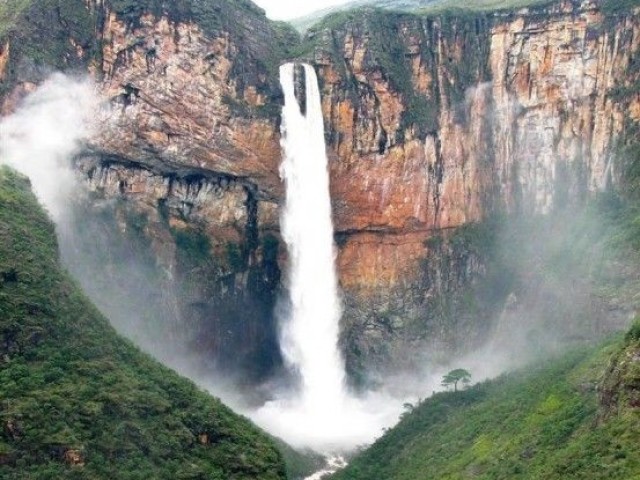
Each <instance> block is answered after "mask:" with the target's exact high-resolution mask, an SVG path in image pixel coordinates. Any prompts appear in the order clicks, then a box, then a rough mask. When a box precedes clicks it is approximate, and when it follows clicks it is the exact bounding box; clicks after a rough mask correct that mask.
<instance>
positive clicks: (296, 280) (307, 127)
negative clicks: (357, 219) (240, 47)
mask: <svg viewBox="0 0 640 480" xmlns="http://www.w3.org/2000/svg"><path fill="white" fill-rule="evenodd" d="M296 71H298V72H302V71H303V72H304V75H298V76H296ZM302 77H304V85H301V84H302V81H301V80H302ZM280 83H281V85H282V90H283V92H284V99H285V104H284V107H283V110H282V142H281V143H282V151H283V161H282V165H281V168H280V174H281V176H282V178H283V179H284V181H285V183H286V203H285V207H284V210H283V212H282V219H281V224H282V225H281V227H282V236H283V238H284V240H285V242H286V244H287V249H288V252H289V270H288V272H287V273H288V275H287V287H288V294H289V300H290V302H289V304H290V309H288V311H287V315H286V317H285V318H282V319H281V338H280V347H281V350H282V353H283V355H284V358H285V361H286V363H287V364H288V366H289V367H291V368H292V369H293V370H295V371H296V372H297V373H298V374H299V377H300V380H301V385H300V389H299V390H297V391H294V392H292V391H290V390H285V391H280V392H276V398H275V399H274V400H272V401H270V402H267V403H266V404H265V405H263V406H262V407H261V408H259V409H258V410H255V411H252V412H249V415H250V416H251V417H252V418H253V419H254V420H255V421H256V422H257V423H258V424H259V425H261V426H262V427H263V428H265V429H267V430H268V431H270V432H271V433H273V434H274V435H276V436H278V437H281V438H283V439H285V440H286V441H287V442H288V443H289V444H291V445H293V446H295V447H310V448H312V449H314V450H316V451H318V452H322V453H325V454H327V456H328V457H327V458H328V459H329V460H330V461H329V462H328V465H327V467H326V470H322V471H321V472H318V474H317V475H316V476H315V477H314V476H312V477H310V478H318V477H319V476H321V475H323V474H324V473H328V472H332V471H335V469H336V468H338V467H339V466H340V465H341V463H340V461H341V457H340V454H341V453H342V452H344V451H348V450H349V449H352V448H354V447H355V446H356V445H362V444H364V443H368V442H370V441H371V440H373V439H374V438H375V437H376V436H377V435H379V434H380V432H381V430H382V428H383V427H386V426H389V425H391V424H393V423H394V422H395V421H396V419H397V416H398V414H399V412H400V410H401V407H400V405H401V404H402V403H398V402H392V401H389V399H388V398H387V397H382V396H380V395H377V396H376V395H369V396H368V397H367V398H354V397H352V396H350V395H348V394H347V391H346V389H345V386H344V380H345V373H344V371H345V367H344V361H343V359H342V357H341V355H340V351H339V349H338V337H339V322H340V316H341V308H340V298H339V295H338V282H337V279H336V271H335V266H334V262H335V248H334V244H333V224H332V222H331V197H330V195H329V175H328V170H327V163H328V161H327V155H326V147H325V143H324V124H323V116H322V108H321V103H320V91H319V88H318V80H317V77H316V73H315V71H314V69H313V68H312V67H311V66H309V65H302V66H295V65H293V64H286V65H283V66H282V67H280ZM298 86H301V87H304V98H302V99H300V98H298V97H300V95H297V93H300V92H298V90H301V88H300V89H298V88H297V87H298ZM299 100H300V103H299ZM301 104H302V106H301Z"/></svg>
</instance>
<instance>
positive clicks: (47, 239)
mask: <svg viewBox="0 0 640 480" xmlns="http://www.w3.org/2000/svg"><path fill="white" fill-rule="evenodd" d="M57 255H58V253H57V244H56V240H55V236H54V230H53V226H52V224H51V222H50V221H49V220H48V219H47V216H46V215H45V213H44V212H43V211H42V209H41V208H40V207H39V206H38V204H37V202H36V199H35V197H34V196H33V195H32V194H31V193H30V191H29V188H28V183H27V181H26V180H25V179H24V178H22V177H20V176H18V175H17V174H15V173H13V172H11V171H9V170H8V169H6V168H3V169H0V423H1V425H0V477H2V478H6V479H19V478H25V479H26V478H29V479H51V478H71V479H73V478H96V479H97V478H118V479H138V478H140V479H142V478H171V479H179V478H193V479H196V478H207V479H225V480H228V479H278V478H284V477H285V475H284V465H283V461H282V457H281V455H280V453H279V452H278V450H277V448H276V447H275V446H274V444H273V442H272V441H271V440H270V439H269V438H267V436H266V435H264V434H263V433H261V432H260V431H259V430H258V429H257V428H256V427H255V426H254V425H252V424H251V423H250V422H249V421H248V420H246V419H244V418H242V417H239V416H237V415H235V414H234V413H233V412H231V411H230V410H229V409H228V408H226V407H225V406H224V405H222V404H221V403H220V402H219V401H218V400H217V399H213V398H211V397H210V396H208V395H207V394H206V393H204V392H202V391H200V390H199V389H198V388H197V387H196V386H195V385H193V384H192V383H191V382H189V381H187V380H185V379H183V378H180V377H179V376H177V375H176V374H174V373H173V372H171V371H169V370H168V369H166V368H164V367H162V366H161V365H159V364H158V363H157V362H155V361H153V360H152V359H151V358H149V357H148V356H147V355H144V354H143V353H141V352H140V351H139V350H138V349H136V348H135V347H134V346H133V345H131V344H130V343H129V342H128V341H126V340H123V339H122V338H120V337H119V336H118V335H117V334H116V333H115V331H114V330H113V329H112V328H111V327H110V326H109V324H108V322H107V321H106V320H105V319H104V318H103V317H102V316H101V315H100V314H99V313H98V312H97V311H96V309H95V308H94V307H93V306H92V305H91V304H90V303H89V302H88V301H87V300H86V298H85V297H84V296H83V295H82V294H81V293H80V292H79V290H78V288H77V287H76V285H75V284H74V283H73V281H71V280H70V279H69V277H68V276H67V275H66V274H65V273H64V272H63V271H62V270H61V267H60V264H59V261H58V258H57ZM69 451H71V452H70V453H74V452H78V453H79V455H80V457H81V458H82V462H83V463H84V466H70V465H68V463H70V462H69V461H65V452H69ZM67 457H69V453H67ZM67 460H68V458H67Z"/></svg>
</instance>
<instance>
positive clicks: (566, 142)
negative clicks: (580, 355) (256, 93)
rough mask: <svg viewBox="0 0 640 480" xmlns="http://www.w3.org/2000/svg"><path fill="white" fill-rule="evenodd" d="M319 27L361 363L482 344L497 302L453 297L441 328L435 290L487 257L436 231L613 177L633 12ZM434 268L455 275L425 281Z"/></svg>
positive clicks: (625, 127)
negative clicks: (433, 242)
mask: <svg viewBox="0 0 640 480" xmlns="http://www.w3.org/2000/svg"><path fill="white" fill-rule="evenodd" d="M311 36H312V37H314V44H315V47H314V49H313V50H312V52H311V53H310V57H311V58H313V61H314V62H315V64H316V66H317V68H318V70H319V72H320V77H321V78H322V81H323V102H324V104H323V105H324V111H325V116H326V120H327V126H328V134H327V138H328V140H329V143H330V148H331V150H332V152H333V159H332V164H331V169H332V171H331V173H332V193H333V199H334V200H333V201H334V211H335V217H336V218H335V222H336V229H337V235H338V238H339V240H340V251H339V256H338V262H339V271H340V275H341V284H342V286H343V288H344V289H345V295H346V301H347V312H346V315H345V332H346V335H347V337H348V338H356V339H360V340H361V341H360V342H358V343H359V344H360V346H361V348H357V349H356V352H355V354H354V355H353V358H352V361H353V362H356V359H357V358H358V356H359V355H362V354H363V350H364V354H363V355H364V362H363V363H365V364H368V365H371V360H372V359H376V358H383V359H384V360H382V361H381V364H382V365H389V364H390V363H394V362H397V361H399V362H400V363H403V362H404V361H405V360H402V359H403V358H405V359H406V358H407V355H403V353H402V352H407V351H412V352H414V355H413V356H414V357H415V358H421V357H422V356H423V355H424V354H425V353H427V354H433V353H434V350H438V349H442V348H445V349H447V350H449V351H451V350H452V349H453V350H456V349H465V348H469V347H470V346H472V345H474V344H477V343H478V342H479V341H480V339H481V338H482V337H483V334H486V332H487V331H488V329H487V326H488V325H490V324H491V321H490V318H487V315H489V317H490V316H492V315H496V313H497V311H496V310H493V311H487V312H485V314H484V315H483V314H482V312H480V313H476V314H475V318H474V319H473V320H471V321H469V320H464V317H465V316H466V315H468V312H465V311H464V310H460V309H457V313H454V314H453V315H451V317H452V318H451V319H450V320H451V322H450V323H449V324H448V325H442V316H441V314H442V312H441V311H440V309H438V308H434V302H433V301H432V300H433V299H434V298H442V297H446V296H454V297H455V296H456V295H458V296H459V295H461V294H465V292H467V289H466V288H463V287H464V286H469V285H473V284H474V282H476V283H477V282H478V281H480V279H481V278H483V277H484V276H485V268H484V266H483V260H482V258H481V257H478V256H477V255H468V254H465V253H464V252H460V251H456V252H454V251H452V250H451V249H448V250H447V251H446V252H445V253H444V255H445V258H448V259H449V260H448V262H443V260H442V256H441V255H442V254H443V252H442V251H438V250H435V251H434V249H433V248H430V247H429V239H430V238H432V237H434V234H436V233H437V232H446V231H449V230H452V229H457V228H459V227H461V226H462V225H468V224H473V223H476V222H482V221H484V220H486V219H487V218H488V217H490V216H492V215H495V214H496V213H507V214H520V215H522V214H523V215H533V214H546V213H549V212H551V211H552V210H553V209H554V208H556V207H558V206H563V205H566V204H575V203H580V202H581V201H582V200H583V199H584V197H585V196H586V195H588V194H589V192H595V191H598V190H602V189H604V188H605V187H606V186H607V184H608V183H610V182H611V181H612V178H614V177H615V168H616V167H615V163H614V162H613V152H614V149H615V147H616V145H617V142H618V141H619V140H620V139H621V138H622V137H623V136H624V135H626V134H628V133H630V132H631V131H632V130H633V127H632V126H631V125H630V123H629V121H628V114H627V112H628V111H629V105H635V104H636V103H637V102H638V98H640V97H639V96H638V91H637V89H636V90H633V89H629V88H628V87H629V86H631V85H634V84H636V85H637V81H638V78H639V76H638V75H639V63H640V59H638V53H639V46H640V22H638V17H637V15H633V14H631V13H628V14H622V15H617V16H605V15H604V14H603V13H602V12H601V11H600V9H599V8H598V5H597V4H596V3H595V2H560V3H559V4H557V5H556V6H554V7H552V8H548V9H538V10H536V9H531V10H522V11H520V12H518V13H512V14H504V15H500V14H492V15H475V16H470V17H455V16H447V15H442V16H437V17H433V18H418V17H416V16H412V15H401V14H389V13H381V12H377V11H368V12H367V11H364V12H360V13H359V14H357V15H354V18H353V19H351V20H347V21H346V22H344V23H343V24H342V25H341V26H339V27H335V26H332V28H331V29H322V27H320V28H318V29H316V30H314V31H312V32H311ZM403 76H404V81H400V80H399V79H402V77H403ZM621 91H629V92H632V93H631V94H629V95H628V96H625V95H620V92H621ZM440 235H441V233H438V236H440ZM445 236H446V235H445ZM434 268H435V271H436V272H438V273H437V274H436V276H439V277H445V278H448V281H445V282H432V281H428V280H427V277H428V276H431V277H433V272H432V273H431V275H428V272H429V271H432V270H433V269H434ZM503 300H504V299H503ZM365 306H366V307H365ZM501 306H502V305H500V308H501ZM389 312H392V315H391V317H392V318H393V321H391V322H390V321H389V316H390V315H389ZM456 317H457V318H456ZM418 332H419V333H418ZM454 332H458V333H457V334H456V333H454ZM423 339H429V341H427V342H423V341H422V340H423ZM362 340H364V341H362ZM347 343H348V344H351V345H353V341H347ZM412 346H413V347H415V348H411V347H412ZM407 348H409V350H407ZM429 350H431V351H430V352H429ZM380 352H383V354H382V355H380V354H379V353H380ZM411 361H412V360H410V362H411ZM418 361H419V360H418Z"/></svg>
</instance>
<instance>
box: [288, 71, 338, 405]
mask: <svg viewBox="0 0 640 480" xmlns="http://www.w3.org/2000/svg"><path fill="white" fill-rule="evenodd" d="M303 68H304V74H305V75H304V79H305V80H306V84H305V88H304V95H305V99H304V100H305V102H304V105H305V106H306V108H305V110H306V112H304V113H303V111H302V110H303V109H302V108H301V106H300V104H299V103H298V99H297V97H296V88H295V84H296V78H295V72H296V67H295V66H294V64H292V63H288V64H286V65H283V66H281V67H280V83H281V85H282V90H283V92H284V100H285V104H284V108H283V110H282V127H281V129H282V150H283V157H284V159H283V162H282V165H281V167H280V176H281V177H282V178H283V180H284V181H285V183H286V204H285V208H284V212H283V215H282V236H283V238H284V240H285V242H286V244H287V249H288V252H289V272H288V290H289V298H290V304H291V310H290V316H289V318H287V319H284V324H283V329H282V335H281V348H282V352H283V354H284V357H285V360H286V361H287V363H288V364H289V365H290V366H292V367H293V368H295V369H296V370H297V372H298V373H299V374H300V377H301V380H302V385H301V388H302V390H301V400H302V403H303V405H306V406H308V407H309V408H310V409H321V410H326V409H328V408H332V407H333V406H335V405H336V404H337V402H340V401H341V400H342V399H343V397H344V396H345V393H344V362H343V360H342V358H341V356H340V352H339V350H338V335H339V322H340V315H341V309H340V299H339V296H338V285H337V280H336V271H335V266H334V261H335V250H334V245H333V223H332V221H331V197H330V194H329V173H328V170H327V168H328V161H327V154H326V147H325V142H324V123H323V117H322V107H321V103H320V91H319V89H318V80H317V78H316V73H315V70H314V69H313V68H312V67H311V66H309V65H303Z"/></svg>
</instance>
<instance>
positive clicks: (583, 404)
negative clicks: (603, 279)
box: [332, 327, 640, 480]
mask: <svg viewBox="0 0 640 480" xmlns="http://www.w3.org/2000/svg"><path fill="white" fill-rule="evenodd" d="M636 328H637V327H636ZM621 352H626V355H627V358H629V355H630V352H635V354H636V355H637V354H639V353H640V342H638V341H637V340H632V339H631V340H630V339H628V340H626V341H621V340H615V341H610V342H608V343H607V344H606V345H605V346H603V347H601V348H597V349H585V350H579V351H574V352H572V353H569V354H567V355H565V356H563V357H562V358H558V359H554V360H551V361H548V362H546V363H544V364H543V365H541V366H538V367H536V368H530V369H528V370H523V371H519V372H515V373H513V374H510V375H506V376H503V377H501V378H499V379H497V380H494V381H488V382H484V383H482V384H479V385H476V386H474V387H472V388H470V389H468V390H465V391H460V392H457V393H453V392H451V393H438V394H436V395H434V396H433V397H432V398H430V399H428V400H425V401H423V402H422V403H421V404H420V405H418V406H417V407H415V408H414V409H412V411H411V413H409V414H407V415H405V416H403V419H402V420H401V422H400V424H399V425H398V426H397V427H395V428H393V429H391V430H390V431H388V432H387V433H386V434H385V435H384V436H383V437H382V438H381V439H379V440H378V441H377V442H376V443H375V444H374V445H373V446H372V447H371V448H369V449H368V450H366V451H365V452H364V453H362V454H360V455H359V456H357V457H356V458H355V459H353V461H352V462H351V464H350V465H349V467H347V468H346V469H345V470H344V471H342V472H340V473H338V474H336V475H335V476H334V477H332V478H334V479H336V480H347V479H349V480H358V479H362V480H365V479H366V480H369V479H372V478H384V479H386V480H395V479H403V480H412V479H425V478H438V479H447V480H449V479H463V478H477V479H499V478H504V479H507V478H508V479H528V480H530V479H545V480H554V479H558V480H560V479H562V480H567V479H580V480H591V479H611V480H613V479H620V480H629V479H633V478H639V475H640V457H639V456H638V455H637V452H638V444H639V443H640V411H638V408H637V407H638V406H637V405H636V406H635V408H634V407H632V406H630V404H629V403H628V402H627V403H624V402H623V406H622V407H620V409H619V411H617V412H616V413H615V414H612V415H609V416H608V417H607V418H606V420H601V418H602V416H603V415H605V414H606V413H607V411H606V409H605V408H604V407H602V406H599V403H598V394H597V392H596V386H597V385H598V384H599V383H601V384H603V385H606V384H607V382H608V381H609V380H608V378H609V376H610V375H611V372H612V371H616V369H617V366H618V365H620V364H622V363H623V362H621V360H620V358H619V355H620V354H621ZM612 354H614V356H613V360H612V361H611V367H609V368H608V369H607V367H608V366H609V362H610V359H611V358H612ZM627 363H629V362H627ZM636 363H637V362H636ZM605 371H606V374H605ZM603 376H604V381H603V380H602V378H603ZM624 382H626V383H624ZM621 385H626V388H627V392H628V395H627V397H625V399H628V398H630V396H631V393H629V392H633V394H635V395H638V394H640V388H639V386H640V371H639V370H638V369H637V368H636V369H635V370H634V371H633V372H627V373H626V376H625V380H624V381H623V382H618V383H616V386H617V388H621V387H620V386H621ZM633 398H637V397H633Z"/></svg>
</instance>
